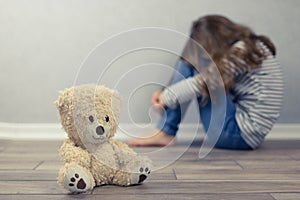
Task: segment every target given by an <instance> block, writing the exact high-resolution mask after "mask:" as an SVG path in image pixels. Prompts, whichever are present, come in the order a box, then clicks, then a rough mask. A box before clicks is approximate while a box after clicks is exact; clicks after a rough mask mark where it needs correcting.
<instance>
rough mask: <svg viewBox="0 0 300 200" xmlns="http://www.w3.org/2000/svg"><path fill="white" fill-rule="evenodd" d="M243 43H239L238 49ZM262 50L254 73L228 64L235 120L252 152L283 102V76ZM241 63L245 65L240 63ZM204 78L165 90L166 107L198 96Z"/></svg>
mask: <svg viewBox="0 0 300 200" xmlns="http://www.w3.org/2000/svg"><path fill="white" fill-rule="evenodd" d="M243 45H244V43H243V42H241V41H240V42H238V43H237V44H236V46H237V48H241V49H242V48H243ZM258 45H259V46H260V47H261V50H262V51H263V52H264V53H265V55H267V57H266V59H265V60H264V61H263V62H262V64H261V66H260V67H258V68H256V69H253V70H247V69H244V70H241V68H239V67H237V66H234V65H233V64H232V63H229V66H230V64H231V71H232V72H233V74H234V80H235V84H234V85H233V86H232V87H231V88H230V93H231V95H232V96H233V97H234V98H233V101H234V102H235V105H236V115H235V118H236V121H237V123H238V126H239V128H240V130H241V136H242V137H243V139H244V140H245V142H246V143H247V144H248V145H249V146H251V147H252V148H253V149H255V148H257V147H258V146H259V145H260V144H261V143H262V141H263V140H264V138H265V136H266V135H267V134H268V133H269V132H270V131H271V129H272V127H273V125H274V124H275V122H276V121H277V119H278V117H279V114H280V110H281V106H282V100H283V88H284V83H283V73H282V70H281V67H280V65H279V63H278V61H277V59H276V58H275V57H274V56H273V55H272V53H271V52H270V50H269V49H268V48H267V46H265V45H264V44H263V43H262V42H258ZM239 62H240V64H241V65H242V64H245V63H244V62H243V61H242V60H240V61H239ZM206 82H207V80H205V78H204V76H201V74H196V75H195V76H193V77H190V78H187V79H185V80H184V81H180V82H178V83H176V84H174V85H171V86H170V87H168V88H167V89H165V90H164V91H163V93H162V95H163V99H164V102H165V104H166V106H168V107H170V108H175V107H176V106H177V105H178V104H180V103H183V102H186V101H189V100H191V99H192V98H193V97H195V96H201V89H199V88H202V87H201V85H202V84H204V83H206Z"/></svg>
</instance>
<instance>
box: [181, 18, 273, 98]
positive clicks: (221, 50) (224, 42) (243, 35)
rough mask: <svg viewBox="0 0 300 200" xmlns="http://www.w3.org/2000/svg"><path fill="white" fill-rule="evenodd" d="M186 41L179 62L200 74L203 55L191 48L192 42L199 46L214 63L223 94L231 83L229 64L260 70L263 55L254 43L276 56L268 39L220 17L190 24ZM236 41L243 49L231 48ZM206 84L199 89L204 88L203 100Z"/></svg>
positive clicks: (193, 46)
mask: <svg viewBox="0 0 300 200" xmlns="http://www.w3.org/2000/svg"><path fill="white" fill-rule="evenodd" d="M190 38H191V39H190V41H189V42H187V44H186V47H185V49H184V51H183V53H182V56H181V59H183V60H184V61H186V62H187V63H189V64H190V65H192V66H194V67H195V68H196V69H198V70H199V68H200V71H201V68H202V69H203V68H205V66H201V63H199V57H200V56H203V52H199V50H197V48H195V45H194V44H195V42H196V43H198V44H200V45H201V46H202V47H203V48H204V49H205V50H206V51H207V53H208V54H209V56H210V57H211V59H212V60H213V61H214V63H215V64H216V66H217V69H218V70H219V72H220V75H221V77H222V80H223V83H224V86H225V90H226V92H228V91H229V89H230V87H231V86H232V85H233V84H234V75H233V72H232V70H231V69H230V68H231V67H232V65H235V66H236V67H240V68H246V69H256V68H258V67H260V64H261V63H262V61H263V60H264V59H265V57H266V55H265V53H264V52H263V51H262V50H261V48H260V47H259V46H258V45H257V42H258V41H261V42H263V43H264V44H265V45H266V46H267V47H268V49H269V50H270V51H271V53H272V54H273V55H275V54H276V49H275V46H274V44H273V43H272V42H271V41H270V39H269V38H268V37H266V36H263V35H256V34H255V33H254V32H253V31H252V30H251V29H250V28H248V27H246V26H244V25H241V24H237V23H234V22H232V21H231V20H229V19H228V18H226V17H224V16H220V15H207V16H204V17H201V18H199V19H198V20H196V21H195V22H194V23H193V25H192V29H191V35H190ZM238 41H243V42H244V48H243V50H241V49H239V48H233V47H234V44H235V43H236V42H238ZM198 49H199V48H198ZM201 54H202V55H201ZM241 60H242V61H243V62H241ZM209 78H210V77H207V79H209ZM207 85H208V84H207V83H206V85H204V86H203V87H205V88H202V89H203V90H202V91H206V94H202V95H203V96H204V97H205V96H208V89H207Z"/></svg>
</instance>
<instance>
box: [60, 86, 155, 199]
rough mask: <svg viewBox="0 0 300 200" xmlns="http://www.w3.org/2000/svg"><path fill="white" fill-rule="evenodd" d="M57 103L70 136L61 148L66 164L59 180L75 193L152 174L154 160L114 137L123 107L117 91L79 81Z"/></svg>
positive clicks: (124, 183)
mask: <svg viewBox="0 0 300 200" xmlns="http://www.w3.org/2000/svg"><path fill="white" fill-rule="evenodd" d="M56 105H57V108H58V111H59V116H60V120H61V124H62V126H63V128H64V130H65V131H66V132H67V134H68V139H66V140H65V142H64V144H63V145H62V146H61V148H60V151H59V152H60V155H61V157H62V158H63V160H64V162H65V165H64V166H63V167H62V168H61V169H60V171H59V175H58V182H59V184H60V185H62V186H63V187H65V188H66V189H68V190H69V191H71V192H73V193H80V192H85V191H87V190H91V189H93V188H94V186H99V185H106V184H114V185H120V186H129V185H135V184H139V183H141V182H143V181H144V180H145V179H146V178H147V177H148V176H149V174H150V171H151V161H150V159H149V158H147V157H145V156H139V155H137V153H135V152H134V151H133V150H132V149H131V148H129V147H128V146H127V145H126V144H124V143H122V142H119V141H116V140H113V139H112V137H113V136H114V134H115V133H116V130H117V127H118V120H119V116H120V109H121V99H120V97H119V95H118V94H117V93H116V91H114V90H111V89H109V88H107V87H105V86H96V85H80V86H75V87H72V88H69V89H66V90H64V91H63V92H61V93H60V96H59V98H58V100H57V101H56Z"/></svg>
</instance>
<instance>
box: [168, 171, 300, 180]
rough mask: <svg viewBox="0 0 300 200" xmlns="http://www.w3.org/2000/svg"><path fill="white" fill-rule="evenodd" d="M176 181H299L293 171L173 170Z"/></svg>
mask: <svg viewBox="0 0 300 200" xmlns="http://www.w3.org/2000/svg"><path fill="white" fill-rule="evenodd" d="M174 170H175V173H176V177H177V179H178V180H257V181H263V180H286V181H287V180H300V173H299V172H295V171H289V170H288V171H272V170H254V169H252V170H227V171H224V170H201V169H193V170H186V169H174Z"/></svg>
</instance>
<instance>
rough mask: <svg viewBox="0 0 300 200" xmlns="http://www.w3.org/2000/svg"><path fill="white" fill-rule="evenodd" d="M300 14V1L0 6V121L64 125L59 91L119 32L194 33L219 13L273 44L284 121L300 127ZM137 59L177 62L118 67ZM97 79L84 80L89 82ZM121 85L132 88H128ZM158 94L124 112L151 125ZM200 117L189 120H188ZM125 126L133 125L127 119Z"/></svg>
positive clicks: (1, 1)
mask: <svg viewBox="0 0 300 200" xmlns="http://www.w3.org/2000/svg"><path fill="white" fill-rule="evenodd" d="M299 8H300V1H298V0H285V1H283V0H252V1H250V0H226V1H224V0H202V1H201V0H177V1H174V0H152V1H149V0H131V1H129V0H112V1H109V0H107V1H103V0H102V1H101V0H99V1H96V0H87V1H84V0H73V1H71V0H70V1H67V0H51V1H48V0H27V1H25V0H23V1H22V0H19V1H18V0H0V25H1V28H0V94H1V98H0V121H3V122H23V123H26V122H58V120H57V116H56V109H55V107H54V106H53V104H52V102H53V101H54V100H55V99H56V97H57V94H58V93H57V92H58V90H61V89H63V88H66V87H69V86H71V85H72V84H73V82H74V80H75V78H76V73H77V71H78V69H79V66H80V65H81V63H82V62H83V60H84V58H85V57H86V56H87V55H88V53H89V52H90V51H91V50H92V49H93V48H94V47H95V46H96V45H97V44H99V43H101V42H103V41H104V40H105V39H107V38H108V37H110V36H112V35H113V34H117V33H120V32H122V31H126V30H129V29H132V28H137V27H144V26H147V27H149V26H155V27H164V28H170V29H174V30H177V31H180V32H183V33H186V34H188V31H189V28H190V24H191V21H192V20H194V19H196V18H198V17H199V16H202V15H205V14H212V13H217V14H223V15H226V16H228V17H229V18H231V19H233V20H235V21H237V22H241V23H244V24H247V25H249V26H250V27H252V28H253V29H254V30H255V31H256V32H257V33H261V34H265V35H268V36H270V37H271V38H272V40H273V41H274V42H275V44H276V46H277V48H278V57H279V59H280V61H281V63H282V65H283V68H284V72H285V76H286V95H285V103H284V108H283V112H282V116H281V118H280V122H289V123H293V122H300V112H299V111H300V109H299V102H300V95H299V89H298V85H299V84H300V79H299V72H300V70H299V68H298V67H299V66H300V61H299V52H300V49H299V47H300V36H299V35H300V34H299V32H300V28H299V24H300V13H299ZM180 45H181V44H180ZM135 59H137V63H139V62H141V61H143V60H145V61H149V62H150V61H153V60H156V61H157V62H161V63H164V64H168V65H174V63H175V61H176V58H175V57H174V56H172V55H170V54H164V53H158V52H151V51H148V53H147V51H145V52H139V53H137V54H132V55H128V56H127V57H124V59H121V60H119V63H116V65H118V64H119V65H120V66H122V65H123V66H124V68H122V69H123V70H124V69H126V70H130V67H132V65H130V63H135V61H134V60H135ZM121 61H122V62H123V63H122V62H121ZM112 69H113V70H111V71H110V73H109V75H107V76H109V77H106V78H108V79H109V81H110V82H114V80H115V78H118V77H117V76H120V75H122V74H120V68H119V69H118V68H117V67H115V68H112ZM99 70H103V66H99ZM169 74H170V73H169V71H164V70H150V71H147V70H146V71H142V72H141V73H140V74H139V75H138V76H136V74H135V75H134V76H133V77H131V79H130V76H128V77H127V78H128V87H129V85H130V84H131V83H130V80H132V79H138V80H140V81H142V80H144V79H145V78H146V77H147V78H149V77H150V78H151V77H152V78H153V80H154V81H162V82H163V81H165V82H167V77H169ZM94 75H95V74H92V73H91V74H85V80H87V81H88V80H89V77H93V76H94ZM91 80H93V79H92V78H91ZM104 82H105V81H104ZM122 86H123V89H124V87H125V90H126V84H125V85H124V84H123V85H122ZM154 89H155V87H153V86H151V87H150V86H149V87H144V88H142V89H141V90H139V91H138V92H136V93H135V94H134V96H133V97H134V100H132V102H131V103H132V104H130V105H126V102H125V105H126V106H125V108H124V109H123V111H124V112H125V113H127V112H130V114H131V116H132V118H133V119H134V120H135V121H137V122H148V121H149V116H148V108H149V103H148V102H149V100H148V99H149V97H150V95H151V92H152V91H153V90H154ZM127 98H128V97H124V99H127ZM128 108H129V110H128ZM125 116H126V114H125ZM194 117H195V115H194V114H189V115H188V116H187V119H188V121H189V120H190V121H193V120H191V119H192V118H194ZM122 120H123V122H129V121H128V119H127V117H123V118H122Z"/></svg>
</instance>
